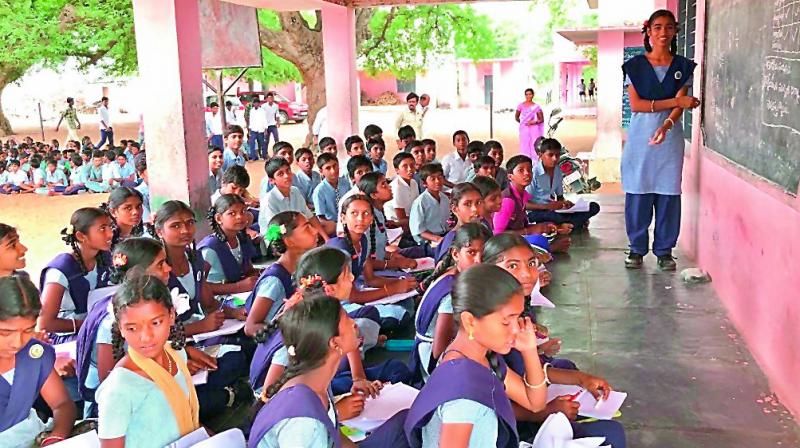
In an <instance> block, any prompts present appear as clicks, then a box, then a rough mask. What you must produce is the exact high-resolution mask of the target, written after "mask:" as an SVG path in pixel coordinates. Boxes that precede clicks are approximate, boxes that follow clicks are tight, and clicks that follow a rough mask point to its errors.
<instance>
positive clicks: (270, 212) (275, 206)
mask: <svg viewBox="0 0 800 448" xmlns="http://www.w3.org/2000/svg"><path fill="white" fill-rule="evenodd" d="M258 210H259V212H258V226H259V228H260V229H261V233H262V234H266V232H267V227H269V222H270V220H272V217H273V216H275V215H277V214H278V213H280V212H286V211H295V212H299V213H301V214H302V215H303V216H305V217H306V219H311V218H313V217H314V214H313V213H312V212H311V210H309V208H308V204H306V200H305V198H303V195H302V193H300V190H298V189H297V187H294V186H293V187H291V189H290V190H289V197H288V198H287V197H286V196H284V195H283V193H281V191H280V190H279V189H277V188H273V189H272V190H270V192H269V193H266V194H264V195H263V196H261V199H260V200H259V207H258Z"/></svg>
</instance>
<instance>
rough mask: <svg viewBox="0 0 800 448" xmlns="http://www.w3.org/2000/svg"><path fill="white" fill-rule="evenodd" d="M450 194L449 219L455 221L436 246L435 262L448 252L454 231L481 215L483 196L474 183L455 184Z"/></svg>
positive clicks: (477, 220) (478, 219)
mask: <svg viewBox="0 0 800 448" xmlns="http://www.w3.org/2000/svg"><path fill="white" fill-rule="evenodd" d="M450 194H451V196H450V214H451V216H450V219H451V220H454V221H455V225H454V226H453V228H452V229H450V231H448V232H447V233H446V234H445V235H444V238H442V240H441V241H439V245H438V246H436V257H435V260H436V262H437V263H438V262H439V261H440V260H441V259H442V258H444V256H445V255H447V254H448V253H449V252H450V245H451V244H452V243H453V238H455V236H456V231H458V229H459V228H460V227H461V226H463V225H464V224H466V223H468V222H479V221H480V220H481V218H482V217H483V197H482V196H481V192H480V190H478V188H477V187H476V186H475V185H472V184H471V183H469V182H463V183H460V184H457V185H455V186H454V187H453V190H452V191H451V193H450Z"/></svg>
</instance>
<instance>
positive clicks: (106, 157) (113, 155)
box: [102, 148, 117, 186]
mask: <svg viewBox="0 0 800 448" xmlns="http://www.w3.org/2000/svg"><path fill="white" fill-rule="evenodd" d="M116 164H117V152H116V151H114V149H113V148H111V149H107V150H104V151H103V168H102V169H103V179H105V180H106V183H108V185H109V186H112V185H111V179H112V178H113V177H114V166H115V165H116Z"/></svg>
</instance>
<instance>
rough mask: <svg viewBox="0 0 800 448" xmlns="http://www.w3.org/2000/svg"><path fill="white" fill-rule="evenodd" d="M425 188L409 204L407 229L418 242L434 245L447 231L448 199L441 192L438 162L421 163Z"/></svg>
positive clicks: (440, 168)
mask: <svg viewBox="0 0 800 448" xmlns="http://www.w3.org/2000/svg"><path fill="white" fill-rule="evenodd" d="M419 174H420V177H421V178H422V181H423V182H425V187H426V190H425V191H424V192H423V193H422V194H420V195H419V197H418V198H417V199H415V200H414V203H413V204H411V217H410V219H409V223H408V226H409V229H410V231H411V235H412V236H413V237H414V240H415V241H416V242H417V243H418V244H424V243H428V244H433V245H436V244H438V243H439V242H440V241H442V237H443V236H444V234H445V233H447V231H448V230H449V229H448V225H447V219H448V218H449V217H450V200H449V199H448V198H447V195H445V194H444V193H442V187H443V186H444V170H443V169H442V166H441V165H439V164H438V163H428V164H425V165H422V168H421V169H420V171H419Z"/></svg>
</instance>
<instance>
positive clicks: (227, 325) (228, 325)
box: [192, 319, 244, 342]
mask: <svg viewBox="0 0 800 448" xmlns="http://www.w3.org/2000/svg"><path fill="white" fill-rule="evenodd" d="M242 328H244V321H241V320H237V319H225V322H223V324H222V326H221V327H220V328H219V330H216V331H209V332H208V333H200V334H196V335H194V336H192V339H194V342H201V341H205V340H206V339H211V338H213V337H215V336H227V335H229V334H233V333H236V332H237V331H239V330H241V329H242Z"/></svg>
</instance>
